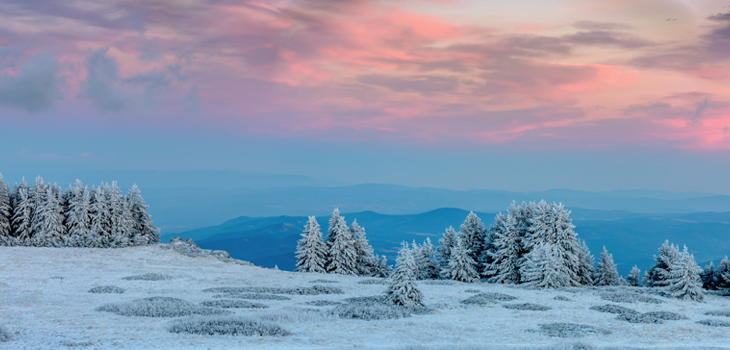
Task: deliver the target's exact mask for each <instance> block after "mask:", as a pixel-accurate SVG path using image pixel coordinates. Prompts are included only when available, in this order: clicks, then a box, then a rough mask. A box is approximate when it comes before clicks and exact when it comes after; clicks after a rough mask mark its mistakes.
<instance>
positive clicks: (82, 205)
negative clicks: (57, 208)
mask: <svg viewBox="0 0 730 350" xmlns="http://www.w3.org/2000/svg"><path fill="white" fill-rule="evenodd" d="M90 194H91V193H90V192H89V191H88V190H87V189H86V187H84V185H83V184H82V183H81V180H78V179H77V180H76V183H75V186H74V187H73V189H72V190H71V195H70V197H69V204H68V208H67V210H66V232H67V233H68V237H67V239H66V245H67V246H71V247H88V246H92V244H91V243H90V241H89V238H90V236H89V229H90V228H91V215H90V212H89V211H90V210H91V195H90Z"/></svg>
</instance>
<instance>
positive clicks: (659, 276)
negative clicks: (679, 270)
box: [642, 240, 680, 287]
mask: <svg viewBox="0 0 730 350" xmlns="http://www.w3.org/2000/svg"><path fill="white" fill-rule="evenodd" d="M679 258H680V253H679V247H677V246H676V245H674V244H669V240H666V241H664V244H662V246H661V247H659V255H658V256H657V255H654V266H652V267H651V268H650V269H649V270H647V271H646V273H645V276H644V277H645V278H644V280H643V281H642V283H643V284H644V286H646V287H665V286H667V284H669V281H668V280H669V275H670V273H671V266H672V264H674V263H675V262H676V261H677V260H679Z"/></svg>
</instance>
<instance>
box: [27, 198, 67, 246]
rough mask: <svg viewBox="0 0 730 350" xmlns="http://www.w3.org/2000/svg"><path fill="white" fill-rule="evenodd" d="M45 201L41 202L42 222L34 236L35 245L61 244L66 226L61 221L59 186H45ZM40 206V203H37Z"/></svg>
mask: <svg viewBox="0 0 730 350" xmlns="http://www.w3.org/2000/svg"><path fill="white" fill-rule="evenodd" d="M44 197H45V203H43V204H42V209H41V210H40V213H42V219H43V220H42V221H41V222H42V224H41V228H40V231H39V232H38V233H37V234H36V236H35V237H33V238H34V245H36V246H50V247H60V246H63V238H64V236H65V235H66V226H65V225H64V223H63V220H64V216H63V205H62V202H61V201H62V200H63V198H62V193H61V188H60V187H58V186H57V185H56V184H54V185H53V186H46V195H45V196H44ZM39 207H40V205H39Z"/></svg>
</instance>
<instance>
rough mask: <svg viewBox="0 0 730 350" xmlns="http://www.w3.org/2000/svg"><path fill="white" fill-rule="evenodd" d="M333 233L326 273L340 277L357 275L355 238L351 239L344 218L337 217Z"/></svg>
mask: <svg viewBox="0 0 730 350" xmlns="http://www.w3.org/2000/svg"><path fill="white" fill-rule="evenodd" d="M334 233H335V241H334V242H333V243H332V246H331V247H330V251H329V257H330V261H329V262H328V264H327V272H330V273H338V274H342V275H357V274H358V266H357V251H356V248H355V237H352V234H351V233H350V229H349V228H348V227H347V224H346V223H345V218H344V217H341V216H340V217H338V219H337V224H336V225H335V228H334Z"/></svg>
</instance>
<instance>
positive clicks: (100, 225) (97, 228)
mask: <svg viewBox="0 0 730 350" xmlns="http://www.w3.org/2000/svg"><path fill="white" fill-rule="evenodd" d="M106 188H107V186H106V185H104V184H103V183H102V184H101V185H99V187H98V188H97V187H93V186H92V187H91V195H92V201H91V207H90V208H91V209H90V210H89V213H90V215H91V227H90V228H89V232H90V235H91V237H93V243H91V242H90V243H91V244H92V246H93V247H94V248H108V247H109V244H110V243H111V224H112V223H111V211H110V210H109V202H107V196H106V192H107V190H106Z"/></svg>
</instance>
